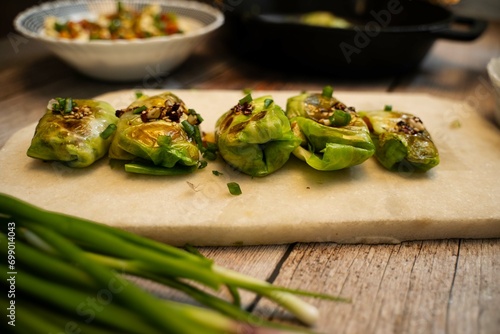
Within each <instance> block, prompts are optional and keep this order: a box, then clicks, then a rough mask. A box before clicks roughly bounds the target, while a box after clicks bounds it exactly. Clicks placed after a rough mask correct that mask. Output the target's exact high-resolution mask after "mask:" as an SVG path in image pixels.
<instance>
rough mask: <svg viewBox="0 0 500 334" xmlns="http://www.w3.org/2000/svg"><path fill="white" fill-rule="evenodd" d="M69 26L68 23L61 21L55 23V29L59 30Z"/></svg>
mask: <svg viewBox="0 0 500 334" xmlns="http://www.w3.org/2000/svg"><path fill="white" fill-rule="evenodd" d="M67 28H68V24H67V23H59V22H56V23H54V29H55V30H56V31H57V32H61V31H63V30H66V29H67Z"/></svg>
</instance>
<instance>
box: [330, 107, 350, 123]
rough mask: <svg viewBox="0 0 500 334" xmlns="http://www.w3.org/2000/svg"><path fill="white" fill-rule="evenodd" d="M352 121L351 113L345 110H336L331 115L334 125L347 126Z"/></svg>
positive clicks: (331, 121)
mask: <svg viewBox="0 0 500 334" xmlns="http://www.w3.org/2000/svg"><path fill="white" fill-rule="evenodd" d="M350 121H351V114H350V113H348V112H346V111H343V110H339V109H337V110H335V111H334V112H333V115H332V116H330V123H331V124H332V126H345V125H347V124H349V122H350Z"/></svg>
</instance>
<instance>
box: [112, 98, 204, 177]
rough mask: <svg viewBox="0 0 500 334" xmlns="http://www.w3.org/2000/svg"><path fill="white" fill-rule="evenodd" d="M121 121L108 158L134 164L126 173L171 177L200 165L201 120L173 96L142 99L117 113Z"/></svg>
mask: <svg viewBox="0 0 500 334" xmlns="http://www.w3.org/2000/svg"><path fill="white" fill-rule="evenodd" d="M117 115H118V116H119V118H120V120H119V122H118V124H117V130H116V135H115V137H114V139H113V142H112V144H111V147H110V150H109V157H110V158H112V159H118V160H129V161H131V160H134V161H136V163H134V164H128V165H125V168H126V170H127V171H129V172H136V173H141V174H155V175H170V174H182V173H184V172H186V173H187V172H192V171H194V170H195V169H196V167H197V165H198V163H199V161H200V150H199V144H200V143H198V142H197V141H196V138H195V137H196V133H197V134H198V136H199V128H198V125H199V124H200V123H201V117H199V115H198V114H196V112H195V111H194V110H192V109H188V108H187V107H186V105H185V104H184V102H183V101H182V100H181V99H180V98H179V97H177V96H176V95H174V94H172V93H170V92H165V93H163V94H159V95H155V96H150V97H148V96H141V97H140V98H138V99H137V100H136V101H134V102H133V103H132V104H130V105H129V106H128V107H127V108H125V109H122V110H118V111H117Z"/></svg>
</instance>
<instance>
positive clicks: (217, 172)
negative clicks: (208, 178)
mask: <svg viewBox="0 0 500 334" xmlns="http://www.w3.org/2000/svg"><path fill="white" fill-rule="evenodd" d="M212 174H214V175H215V176H221V175H224V174H223V173H221V172H219V171H218V170H213V171H212Z"/></svg>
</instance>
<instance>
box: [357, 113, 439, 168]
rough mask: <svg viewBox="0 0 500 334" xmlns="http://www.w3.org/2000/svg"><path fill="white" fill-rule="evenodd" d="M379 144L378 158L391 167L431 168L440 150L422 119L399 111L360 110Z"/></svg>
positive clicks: (376, 143) (386, 166) (436, 160)
mask: <svg viewBox="0 0 500 334" xmlns="http://www.w3.org/2000/svg"><path fill="white" fill-rule="evenodd" d="M360 115H361V116H362V117H363V119H364V121H365V122H366V124H367V125H368V127H369V128H370V132H371V135H372V139H373V142H374V143H375V157H376V158H377V160H378V161H379V162H380V163H381V164H382V165H383V166H384V167H385V168H387V169H390V170H400V169H402V170H404V171H410V170H416V171H422V172H425V171H428V170H429V169H431V168H433V167H435V166H437V165H438V164H439V152H438V149H437V147H436V145H435V144H434V142H433V141H432V138H431V135H430V134H429V132H428V131H427V129H426V128H425V126H424V124H423V122H422V120H421V119H420V118H419V117H417V116H414V115H412V114H409V113H405V112H399V111H385V110H381V111H363V112H360Z"/></svg>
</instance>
